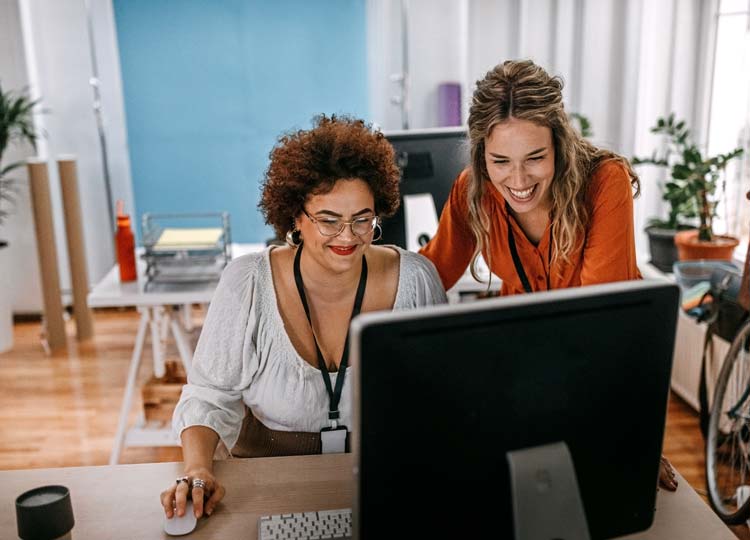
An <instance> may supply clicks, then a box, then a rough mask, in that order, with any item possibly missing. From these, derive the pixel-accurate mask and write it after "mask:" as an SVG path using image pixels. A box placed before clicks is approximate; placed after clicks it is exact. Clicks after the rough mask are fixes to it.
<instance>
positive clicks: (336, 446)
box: [320, 426, 348, 454]
mask: <svg viewBox="0 0 750 540" xmlns="http://www.w3.org/2000/svg"><path fill="white" fill-rule="evenodd" d="M347 433H348V431H347V429H346V426H338V427H336V428H331V427H327V428H323V429H321V430H320V442H321V449H322V450H321V453H323V454H343V453H344V452H346V434H347Z"/></svg>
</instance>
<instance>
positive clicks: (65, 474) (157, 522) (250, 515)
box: [0, 454, 736, 540]
mask: <svg viewBox="0 0 750 540" xmlns="http://www.w3.org/2000/svg"><path fill="white" fill-rule="evenodd" d="M351 470H352V456H351V454H347V455H321V456H304V457H286V458H263V459H234V460H227V461H221V462H217V463H216V474H217V475H218V477H219V478H220V479H221V481H222V482H224V484H225V485H226V488H227V496H226V497H225V499H224V501H223V502H222V504H221V505H219V507H217V509H216V511H215V512H214V514H213V516H211V517H210V518H208V519H201V520H200V521H199V522H198V526H197V527H196V529H195V531H193V533H192V534H190V535H189V536H187V537H185V538H191V539H200V538H228V539H241V540H254V539H255V538H256V534H257V519H258V517H259V516H262V515H268V514H279V513H286V512H298V511H309V510H323V509H333V508H346V507H350V506H351V504H352V497H353V496H354V486H353V483H352V480H351ZM181 474H182V464H181V463H153V464H142V465H115V466H103V467H71V468H66V469H37V470H25V471H3V472H0V538H3V539H4V538H9V539H10V538H16V531H17V528H16V517H15V505H14V500H15V498H16V497H17V496H18V495H20V494H21V493H22V492H24V491H26V490H27V489H31V488H33V487H37V486H41V485H45V484H62V485H65V486H67V487H68V488H69V489H70V492H71V499H72V502H73V512H74V514H75V520H76V525H75V527H74V529H73V535H72V537H73V539H74V540H87V539H97V540H101V539H111V540H116V539H123V540H132V539H134V538H170V537H169V536H167V535H166V534H165V533H164V531H163V519H164V514H163V512H162V509H161V506H160V504H159V493H160V491H161V490H162V489H164V488H166V487H167V486H169V484H170V483H171V482H174V479H175V478H176V477H178V476H180V475H181ZM678 476H679V475H678ZM679 481H680V487H679V489H678V490H677V492H676V493H669V492H667V491H664V490H661V491H659V496H658V498H657V511H656V517H655V522H654V525H653V527H652V528H651V529H650V530H649V531H648V532H646V533H645V534H644V533H640V534H636V535H632V536H627V537H623V538H631V539H635V538H639V539H675V538H679V539H680V540H706V539H709V538H710V539H711V540H723V539H726V540H736V538H735V536H734V534H732V532H731V531H730V530H729V529H728V528H727V527H726V526H725V525H724V524H723V523H722V522H721V520H719V518H717V517H716V516H715V515H714V514H713V512H712V511H711V509H710V508H709V507H708V506H707V505H706V504H705V503H704V502H703V501H702V500H701V499H700V497H698V495H697V494H696V493H695V491H693V489H692V488H691V487H690V486H689V485H688V483H687V482H686V481H685V479H684V478H682V477H681V476H680V477H679ZM602 496H606V494H604V493H603V495H602Z"/></svg>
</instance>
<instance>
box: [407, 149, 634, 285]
mask: <svg viewBox="0 0 750 540" xmlns="http://www.w3.org/2000/svg"><path fill="white" fill-rule="evenodd" d="M468 182H469V170H468V169H466V170H464V171H463V172H462V173H461V174H460V175H459V176H458V179H457V180H456V182H455V183H454V184H453V189H452V190H451V194H450V197H449V198H448V200H447V201H446V203H445V206H444V208H443V213H442V214H441V216H440V223H439V225H438V230H437V234H436V235H435V237H434V238H433V239H432V240H431V241H430V242H429V243H428V244H427V245H426V246H425V247H424V248H422V250H421V251H420V253H421V254H422V255H424V256H425V257H427V258H428V259H430V260H431V261H432V262H433V264H434V265H435V267H436V268H437V271H438V273H439V274H440V279H441V280H442V281H443V286H444V287H445V288H446V290H447V289H450V288H451V287H452V286H453V285H454V284H455V283H456V281H458V279H459V278H460V277H461V275H462V274H463V273H464V272H465V270H466V268H467V266H468V265H469V263H470V262H471V256H472V254H473V253H474V247H475V246H476V243H475V241H474V237H473V235H472V234H471V229H470V228H469V222H468V219H469V210H468V200H467V187H468ZM588 190H589V191H588V200H589V201H590V202H589V204H590V219H589V224H588V228H587V231H586V235H585V238H584V239H583V241H581V240H580V239H579V241H578V243H577V245H578V247H577V248H576V249H575V250H574V251H573V252H572V253H571V254H570V257H569V262H563V261H562V260H558V261H557V262H555V264H553V265H552V268H550V267H549V266H550V265H549V255H550V226H549V224H548V225H547V229H546V230H545V232H544V234H543V235H542V238H541V240H540V242H539V245H538V246H535V245H534V244H533V243H532V242H531V241H529V239H528V238H526V235H525V234H524V232H523V230H522V229H521V227H520V226H519V225H518V223H517V222H516V220H515V219H514V218H513V216H512V215H509V214H508V211H507V208H506V205H505V199H504V198H503V196H502V195H501V194H500V193H499V192H498V191H497V189H495V187H494V186H492V185H490V186H488V189H487V192H486V193H485V196H484V200H483V201H482V204H483V205H484V208H485V209H486V211H487V214H488V215H489V216H490V232H489V245H490V249H491V255H492V256H491V257H489V256H488V253H487V249H486V248H485V250H484V252H483V253H482V255H483V257H484V260H485V261H488V265H489V267H490V270H491V271H492V272H493V273H494V274H495V275H497V276H498V277H499V278H500V279H502V281H503V285H502V290H501V293H502V294H518V293H523V292H525V291H524V288H523V285H522V282H521V278H520V276H519V275H518V273H517V271H516V267H515V265H514V263H513V258H512V257H511V252H510V250H509V244H508V225H509V224H510V226H511V228H512V231H513V238H514V240H515V244H516V250H517V252H518V255H519V258H520V261H521V264H522V265H523V268H524V271H525V273H526V275H527V277H528V280H529V283H530V285H531V288H532V290H534V291H543V290H547V283H549V285H550V288H551V289H562V288H567V287H578V286H581V285H593V284H596V283H607V282H611V281H624V280H629V279H639V278H640V277H641V276H640V273H639V271H638V266H637V265H636V258H635V235H634V225H633V191H632V188H631V185H630V178H629V176H628V173H627V171H626V169H625V167H623V166H622V164H620V163H618V162H616V161H611V160H610V161H606V162H604V163H602V164H601V165H599V167H598V168H597V169H596V170H595V171H594V174H593V175H592V177H591V181H590V184H589V188H588Z"/></svg>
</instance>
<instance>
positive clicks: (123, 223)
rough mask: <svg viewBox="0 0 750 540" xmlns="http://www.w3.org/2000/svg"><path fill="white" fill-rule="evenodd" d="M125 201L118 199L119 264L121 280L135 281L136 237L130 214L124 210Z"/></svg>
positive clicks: (116, 238) (116, 242)
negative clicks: (132, 228)
mask: <svg viewBox="0 0 750 540" xmlns="http://www.w3.org/2000/svg"><path fill="white" fill-rule="evenodd" d="M123 206H124V205H123V202H122V201H117V234H115V247H116V249H117V264H118V265H119V266H120V281H135V279H136V278H137V277H138V275H137V273H136V271H135V237H134V236H133V231H132V230H131V228H130V216H128V215H127V214H125V213H124V211H123Z"/></svg>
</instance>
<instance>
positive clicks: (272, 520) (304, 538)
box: [258, 508, 352, 540]
mask: <svg viewBox="0 0 750 540" xmlns="http://www.w3.org/2000/svg"><path fill="white" fill-rule="evenodd" d="M351 537H352V510H351V508H342V509H339V510H320V511H318V512H304V513H303V512H298V513H295V514H278V515H274V516H262V517H261V518H259V519H258V540H287V539H290V540H291V539H295V540H297V539H298V540H318V539H323V538H340V539H345V540H349V539H351Z"/></svg>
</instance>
